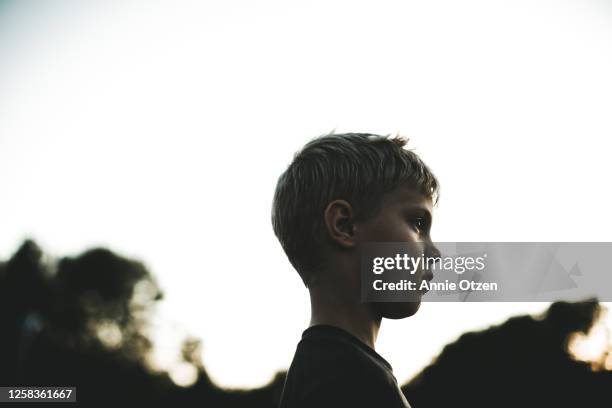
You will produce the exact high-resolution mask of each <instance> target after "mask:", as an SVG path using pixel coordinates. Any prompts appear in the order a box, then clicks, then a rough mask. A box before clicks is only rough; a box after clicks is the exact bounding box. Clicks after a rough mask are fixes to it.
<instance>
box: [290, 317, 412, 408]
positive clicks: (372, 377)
mask: <svg viewBox="0 0 612 408" xmlns="http://www.w3.org/2000/svg"><path fill="white" fill-rule="evenodd" d="M315 407H316V408H327V407H334V408H337V407H351V408H362V407H363V408H366V407H367V408H370V407H372V408H373V407H376V408H406V407H408V408H409V407H410V405H409V404H408V401H406V398H405V397H404V394H403V393H402V392H401V390H400V388H399V386H398V384H397V380H396V379H395V376H394V375H393V370H392V368H391V365H390V364H389V363H388V362H387V361H386V360H385V359H384V358H382V357H381V356H380V355H379V354H378V353H377V352H376V351H374V350H373V349H372V348H371V347H369V346H368V345H366V344H365V343H363V342H362V341H361V340H359V339H358V338H357V337H355V336H353V335H352V334H350V333H349V332H347V331H345V330H343V329H340V328H338V327H334V326H328V325H317V326H312V327H309V328H308V329H306V330H305V331H304V333H303V334H302V340H301V341H300V342H299V343H298V346H297V350H296V352H295V356H294V357H293V362H292V363H291V366H290V367H289V372H288V373H287V379H286V380H285V387H284V388H283V393H282V395H281V402H280V408H315Z"/></svg>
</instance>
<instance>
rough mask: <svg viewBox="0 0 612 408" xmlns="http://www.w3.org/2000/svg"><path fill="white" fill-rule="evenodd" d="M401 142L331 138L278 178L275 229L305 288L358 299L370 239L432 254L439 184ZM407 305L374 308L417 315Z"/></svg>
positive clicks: (309, 148) (310, 147)
mask: <svg viewBox="0 0 612 408" xmlns="http://www.w3.org/2000/svg"><path fill="white" fill-rule="evenodd" d="M405 144H406V140H405V139H402V138H400V137H395V138H389V137H385V136H379V135H373V134H366V133H346V134H329V135H324V136H321V137H319V138H316V139H314V140H312V141H310V142H309V143H308V144H306V145H305V146H304V147H303V149H302V150H301V151H299V152H297V153H296V154H295V156H294V159H293V162H292V163H291V164H290V165H289V167H288V168H287V170H286V171H285V172H284V173H283V174H282V175H281V176H280V178H279V179H278V183H277V186H276V192H275V194H274V201H273V205H272V225H273V228H274V232H275V234H276V236H277V237H278V239H279V241H280V243H281V245H282V247H283V249H284V251H285V253H286V254H287V257H288V258H289V261H290V262H291V264H292V265H293V267H294V268H295V269H296V270H297V271H298V273H299V274H300V276H301V278H302V280H303V281H304V284H305V285H306V286H307V287H309V288H310V289H312V288H313V287H316V286H325V287H326V288H327V289H330V290H331V291H334V292H337V293H336V294H337V296H339V297H345V298H346V299H349V300H355V299H358V298H359V294H360V290H359V288H360V276H361V275H360V267H359V262H360V249H361V247H362V245H363V244H365V243H368V242H400V241H402V242H423V243H425V244H426V245H425V247H426V248H427V251H428V255H430V256H435V255H437V250H436V249H435V247H434V246H433V244H432V242H431V238H430V235H429V232H430V227H431V222H432V207H433V204H434V203H435V202H436V201H437V197H438V189H439V185H438V181H437V179H436V178H435V176H434V175H433V173H432V172H431V171H430V170H429V168H428V167H427V166H426V165H425V164H424V163H423V162H422V161H421V159H420V158H419V157H418V156H417V155H416V154H415V153H414V152H412V151H409V150H405V149H404V148H403V147H404V145H405ZM423 273H426V272H423ZM427 273H430V272H427ZM420 278H422V279H426V278H430V277H428V276H421V277H420ZM410 303H411V304H403V305H398V304H391V303H389V304H383V303H380V304H373V308H374V309H375V311H376V312H377V313H378V314H379V315H380V316H381V317H389V318H399V317H405V316H408V315H411V314H413V313H415V312H416V310H417V309H418V302H410Z"/></svg>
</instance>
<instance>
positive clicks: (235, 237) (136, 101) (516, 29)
mask: <svg viewBox="0 0 612 408" xmlns="http://www.w3.org/2000/svg"><path fill="white" fill-rule="evenodd" d="M611 7H612V6H611V3H610V2H608V1H603V0H602V1H596V0H591V1H552V0H551V1H541V0H529V1H527V0H518V1H517V0H512V1H498V0H486V1H484V0H483V1H472V0H470V1H463V2H456V1H450V0H449V1H430V0H429V1H401V2H400V1H380V0H379V1H375V2H374V1H371V2H361V1H333V2H330V1H307V2H306V1H303V2H296V1H260V2H252V1H246V0H243V1H228V0H224V1H220V0H218V1H206V2H199V1H179V2H177V1H155V2H149V1H147V2H145V1H141V2H137V1H115V2H102V1H100V2H77V1H72V2H59V1H58V2H55V1H49V2H34V1H19V2H14V3H10V2H5V3H4V4H3V5H2V6H0V55H2V57H1V58H0V185H1V186H2V192H3V193H2V196H1V199H0V231H2V233H1V234H0V259H6V258H7V257H9V256H10V255H11V254H12V253H13V252H14V251H15V250H16V248H17V246H18V245H19V244H20V243H21V241H22V240H23V239H24V238H25V237H32V238H34V239H35V240H36V241H37V242H38V243H39V244H40V245H41V246H42V247H43V249H45V250H46V251H47V252H48V253H49V254H50V255H57V256H64V255H76V254H78V253H79V252H81V251H83V250H85V249H87V248H90V247H92V246H96V245H104V246H108V247H109V248H110V249H112V250H114V251H116V252H118V253H119V254H122V255H125V256H128V257H134V258H138V259H140V260H142V261H144V262H145V264H146V265H147V266H148V267H149V268H150V270H151V272H152V273H153V274H155V275H156V276H157V278H158V279H159V281H160V284H161V286H162V288H163V289H164V291H165V294H166V299H165V300H164V301H163V303H162V304H161V305H160V309H159V319H158V321H157V323H156V325H157V326H156V327H158V329H157V330H156V334H155V336H156V339H157V343H158V349H157V352H156V354H157V356H158V358H159V361H160V362H166V364H169V363H168V361H170V360H171V358H172V356H173V355H174V354H173V353H176V354H177V355H178V350H175V349H174V347H175V346H176V344H178V342H179V341H180V340H181V338H182V336H184V335H195V336H197V337H200V338H202V340H203V360H204V364H205V366H206V368H207V369H208V371H209V374H210V375H211V377H212V379H213V380H214V381H216V382H217V383H219V384H220V385H222V386H232V387H234V386H240V387H242V386H247V387H252V386H259V385H262V384H264V383H266V382H267V381H268V380H270V379H271V377H272V376H273V374H274V373H275V372H276V371H277V370H280V369H284V368H286V367H288V365H289V363H290V360H291V357H292V355H293V352H294V350H295V345H296V343H297V341H298V339H299V336H300V335H301V332H302V330H303V329H304V328H305V327H306V326H307V324H308V319H309V306H308V297H307V292H306V289H305V288H304V287H303V286H302V284H301V281H300V279H299V277H298V276H297V274H296V273H295V271H293V270H292V269H291V266H290V265H289V263H288V261H287V260H286V258H285V256H284V254H283V252H282V250H281V248H280V246H279V244H278V243H277V241H276V238H275V237H274V234H273V232H272V228H271V225H270V205H271V199H272V193H273V189H274V186H275V182H276V179H277V177H278V176H279V175H280V173H281V172H282V171H283V170H284V169H285V167H286V166H287V165H288V164H289V162H290V160H291V156H292V154H293V153H294V152H295V151H296V150H298V149H299V148H300V147H301V146H302V145H303V144H304V143H305V142H307V141H308V140H309V139H310V138H312V137H315V136H317V135H320V134H323V133H327V132H329V131H331V130H332V129H336V132H337V133H340V132H348V131H359V132H373V133H381V134H389V133H393V134H395V133H397V132H399V133H400V134H402V135H405V136H407V137H409V138H410V143H409V144H410V146H411V147H412V148H415V149H416V152H417V153H418V154H420V155H421V157H422V158H423V159H424V160H425V161H426V163H428V165H429V166H430V167H431V168H432V170H433V171H434V172H435V174H436V175H437V177H438V178H439V179H440V182H441V184H442V190H441V198H440V204H439V206H438V208H437V209H436V212H435V214H434V223H433V233H432V235H433V239H434V240H435V241H610V240H611V238H612V237H611V232H610V231H612V215H611V213H610V208H612V195H611V194H610V189H609V180H608V178H609V175H610V174H612V160H610V147H611V146H610V137H611V135H612V121H611V120H610V112H612V75H610V72H612V47H611V46H612V8H611ZM230 272H231V273H230ZM546 307H547V305H546V304H543V303H542V304H537V303H503V304H502V303H500V304H486V305H484V304H434V303H426V304H424V305H423V306H422V308H421V310H420V312H419V313H418V314H417V315H416V316H415V317H413V318H410V319H407V320H402V321H385V322H383V330H382V331H381V335H380V337H379V342H378V344H377V350H378V351H379V353H380V354H382V355H383V356H384V357H385V358H387V359H388V360H390V362H391V363H392V365H393V367H394V371H395V373H396V376H397V378H398V380H400V382H403V381H404V380H407V379H409V378H410V377H411V376H412V375H414V374H415V373H416V372H417V371H418V370H419V369H420V368H422V367H423V366H424V365H425V364H427V363H428V362H429V361H430V360H431V358H432V357H433V356H435V355H436V354H437V353H438V352H439V351H440V350H441V348H442V347H443V345H444V344H446V343H448V342H449V341H452V340H454V339H456V337H457V336H458V335H459V334H461V333H462V332H464V331H466V330H470V329H477V328H484V327H487V326H488V325H490V324H495V323H499V322H501V321H503V320H504V319H505V318H506V317H508V316H510V315H514V314H519V313H524V312H539V311H542V310H544V309H545V308H546Z"/></svg>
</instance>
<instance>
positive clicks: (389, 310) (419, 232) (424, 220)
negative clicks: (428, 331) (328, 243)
mask: <svg viewBox="0 0 612 408" xmlns="http://www.w3.org/2000/svg"><path fill="white" fill-rule="evenodd" d="M432 209H433V203H432V199H431V197H426V196H425V195H423V194H421V193H419V192H418V191H417V190H416V189H415V188H411V187H410V186H409V185H405V186H401V187H399V188H397V189H396V190H394V191H392V192H391V193H389V194H387V195H386V196H385V197H384V199H383V202H382V204H381V207H380V210H379V211H378V214H377V215H375V216H374V217H373V218H371V219H368V220H367V221H364V222H362V223H357V224H356V225H357V227H358V228H357V231H358V235H357V236H356V237H355V238H356V240H357V241H358V243H363V244H365V243H368V242H421V243H422V244H421V245H424V246H425V255H428V254H429V255H430V256H437V255H438V251H437V249H436V248H435V247H434V246H433V243H432V242H431V237H430V228H431V224H432ZM421 245H419V246H421ZM414 278H415V281H416V282H417V285H419V284H420V282H421V281H422V280H424V279H426V280H431V279H432V278H433V274H432V273H431V271H430V270H429V269H420V270H418V271H417V272H416V273H415V276H414ZM371 305H372V308H373V311H374V312H375V313H377V314H378V315H379V316H381V317H386V318H390V319H401V318H403V317H408V316H412V315H413V314H415V313H416V312H417V310H418V309H419V306H420V296H418V300H417V301H414V302H378V303H371Z"/></svg>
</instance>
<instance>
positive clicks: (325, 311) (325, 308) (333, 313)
mask: <svg viewBox="0 0 612 408" xmlns="http://www.w3.org/2000/svg"><path fill="white" fill-rule="evenodd" d="M309 291H310V308H311V318H310V326H315V325H318V324H327V325H330V326H335V327H338V328H340V329H343V330H346V331H347V332H349V333H351V334H352V335H353V336H355V337H357V338H358V339H359V340H361V341H362V342H364V343H365V344H367V345H368V346H370V347H371V348H372V349H374V348H375V344H376V338H377V337H378V331H379V329H380V323H381V318H380V317H377V316H375V315H374V313H372V310H371V309H370V307H369V305H368V304H367V303H361V302H359V301H357V302H354V301H346V300H342V299H339V298H338V297H336V296H334V295H333V294H329V293H326V291H324V290H321V289H320V288H309Z"/></svg>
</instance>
